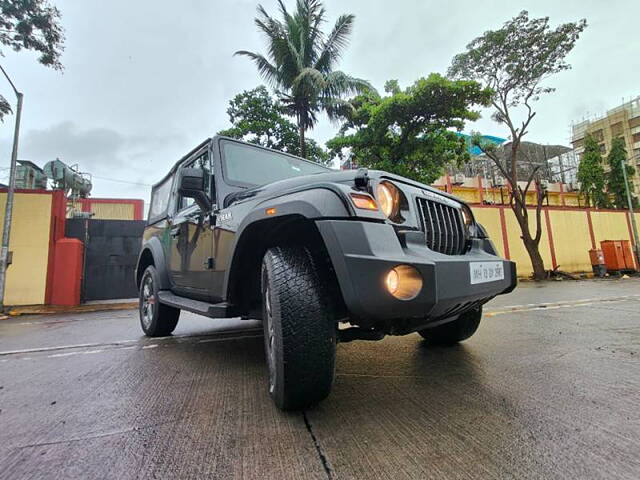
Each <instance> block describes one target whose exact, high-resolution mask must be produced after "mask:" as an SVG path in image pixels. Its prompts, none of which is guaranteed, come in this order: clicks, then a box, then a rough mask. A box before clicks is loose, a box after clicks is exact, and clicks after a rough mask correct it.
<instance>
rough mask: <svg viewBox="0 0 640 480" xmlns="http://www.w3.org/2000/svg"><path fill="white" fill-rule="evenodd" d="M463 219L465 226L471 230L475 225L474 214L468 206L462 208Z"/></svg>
mask: <svg viewBox="0 0 640 480" xmlns="http://www.w3.org/2000/svg"><path fill="white" fill-rule="evenodd" d="M462 219H463V220H464V224H465V225H466V227H467V228H469V227H470V226H471V225H472V224H473V214H472V213H471V210H470V209H469V207H467V206H466V205H463V206H462Z"/></svg>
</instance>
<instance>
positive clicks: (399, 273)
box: [384, 265, 422, 300]
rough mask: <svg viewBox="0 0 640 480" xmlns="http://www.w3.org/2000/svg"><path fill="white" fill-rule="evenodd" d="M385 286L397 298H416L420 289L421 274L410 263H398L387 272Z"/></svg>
mask: <svg viewBox="0 0 640 480" xmlns="http://www.w3.org/2000/svg"><path fill="white" fill-rule="evenodd" d="M384 283H385V286H386V287H387V290H388V291H389V293H390V294H391V295H393V296H394V297H396V298H397V299H399V300H411V299H412V298H416V297H417V296H418V293H420V290H422V276H421V275H420V272H418V270H416V269H415V268H414V267H412V266H410V265H398V266H397V267H394V268H392V269H391V270H389V271H388V272H387V275H386V277H385V279H384Z"/></svg>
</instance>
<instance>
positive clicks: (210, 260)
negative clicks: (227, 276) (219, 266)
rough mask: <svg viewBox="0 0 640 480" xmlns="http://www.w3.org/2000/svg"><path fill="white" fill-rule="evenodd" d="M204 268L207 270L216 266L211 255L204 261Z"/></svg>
mask: <svg viewBox="0 0 640 480" xmlns="http://www.w3.org/2000/svg"><path fill="white" fill-rule="evenodd" d="M204 268H206V269H207V270H213V269H214V268H216V259H215V258H213V257H209V258H207V259H206V260H205V262H204Z"/></svg>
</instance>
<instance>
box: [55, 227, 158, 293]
mask: <svg viewBox="0 0 640 480" xmlns="http://www.w3.org/2000/svg"><path fill="white" fill-rule="evenodd" d="M144 226H145V222H144V221H137V220H91V219H82V218H74V219H68V220H67V222H66V236H67V237H73V238H77V239H79V240H81V241H82V242H83V243H84V276H83V279H82V301H84V302H86V301H89V300H111V299H119V298H134V297H137V296H138V291H137V288H136V284H135V279H134V272H135V268H136V262H137V260H138V253H139V252H140V243H141V241H142V232H143V230H144Z"/></svg>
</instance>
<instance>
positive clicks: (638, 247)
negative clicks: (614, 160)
mask: <svg viewBox="0 0 640 480" xmlns="http://www.w3.org/2000/svg"><path fill="white" fill-rule="evenodd" d="M622 176H623V177H624V188H625V190H626V191H627V205H628V206H629V216H631V226H632V228H633V242H634V243H635V247H634V250H635V252H634V253H635V254H636V263H637V264H638V265H640V240H639V239H638V225H637V224H636V216H635V214H634V212H633V202H632V201H631V188H629V181H628V180H627V159H626V158H625V159H623V160H622Z"/></svg>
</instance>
